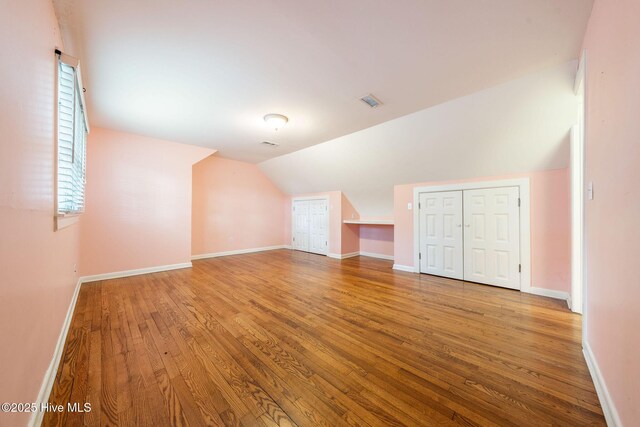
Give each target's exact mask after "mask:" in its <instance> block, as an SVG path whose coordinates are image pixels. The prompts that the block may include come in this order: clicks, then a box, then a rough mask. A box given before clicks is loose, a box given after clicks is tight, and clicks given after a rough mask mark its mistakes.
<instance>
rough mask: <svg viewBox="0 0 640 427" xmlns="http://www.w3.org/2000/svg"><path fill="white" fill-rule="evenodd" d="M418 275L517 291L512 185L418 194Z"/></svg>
mask: <svg viewBox="0 0 640 427" xmlns="http://www.w3.org/2000/svg"><path fill="white" fill-rule="evenodd" d="M418 210H419V219H420V220H419V225H420V228H419V239H420V243H419V246H420V252H419V254H418V258H419V260H420V272H421V273H427V274H434V275H438V276H445V277H451V278H454V279H460V280H467V281H472V282H477V283H483V284H487V285H494V286H500V287H504V288H510V289H520V270H521V266H520V212H519V210H520V189H519V187H517V186H512V187H495V188H479V189H469V190H456V191H447V192H424V193H420V202H419V203H418Z"/></svg>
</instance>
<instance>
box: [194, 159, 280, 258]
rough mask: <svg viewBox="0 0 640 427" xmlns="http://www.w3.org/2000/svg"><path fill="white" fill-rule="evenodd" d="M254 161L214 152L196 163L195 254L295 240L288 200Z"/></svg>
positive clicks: (272, 244)
mask: <svg viewBox="0 0 640 427" xmlns="http://www.w3.org/2000/svg"><path fill="white" fill-rule="evenodd" d="M288 199H289V198H288V197H287V196H285V194H284V193H282V191H280V189H278V187H276V186H275V185H274V184H273V183H272V182H271V181H270V180H269V178H267V177H266V175H265V174H264V173H262V171H260V169H258V167H257V166H256V165H254V164H251V163H244V162H238V161H235V160H228V159H223V158H220V157H217V156H210V157H207V158H206V159H204V160H202V161H200V162H198V163H196V164H195V165H194V166H193V204H192V206H193V211H192V224H193V227H192V238H191V248H192V253H193V255H201V254H208V253H215V252H226V251H235V250H241V249H253V248H262V247H267V246H277V245H289V244H290V242H289V240H287V237H288V236H289V235H290V231H289V232H287V231H285V228H287V227H285V224H287V226H288V224H289V223H288V222H285V221H286V214H285V207H286V206H287V200H288Z"/></svg>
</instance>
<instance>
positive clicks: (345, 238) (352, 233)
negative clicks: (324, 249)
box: [340, 193, 360, 254]
mask: <svg viewBox="0 0 640 427" xmlns="http://www.w3.org/2000/svg"><path fill="white" fill-rule="evenodd" d="M340 200H341V205H342V206H341V207H342V209H341V210H342V215H341V217H340V223H341V230H340V238H341V242H342V246H341V248H340V254H352V253H354V252H360V226H358V225H355V224H345V223H344V220H345V219H359V218H360V215H359V214H358V211H356V209H355V208H354V207H353V205H352V204H351V202H350V201H349V199H347V198H346V197H345V195H344V194H342V193H340Z"/></svg>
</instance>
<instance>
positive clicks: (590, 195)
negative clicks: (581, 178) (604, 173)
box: [587, 181, 593, 200]
mask: <svg viewBox="0 0 640 427" xmlns="http://www.w3.org/2000/svg"><path fill="white" fill-rule="evenodd" d="M587 199H589V200H593V182H591V181H589V184H587Z"/></svg>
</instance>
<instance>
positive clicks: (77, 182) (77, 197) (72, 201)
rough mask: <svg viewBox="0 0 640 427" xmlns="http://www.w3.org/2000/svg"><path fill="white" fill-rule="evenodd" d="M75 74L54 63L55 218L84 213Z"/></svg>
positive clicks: (81, 117) (82, 125)
mask: <svg viewBox="0 0 640 427" xmlns="http://www.w3.org/2000/svg"><path fill="white" fill-rule="evenodd" d="M77 73H78V70H77V67H74V66H72V65H70V64H68V63H66V62H65V61H63V60H62V59H59V60H58V174H57V181H58V184H57V185H58V188H57V194H58V215H64V214H77V213H81V212H83V211H84V189H85V183H86V180H85V174H86V160H87V157H86V143H87V131H88V130H87V126H86V120H85V112H84V105H83V102H82V100H83V98H82V96H81V91H82V86H81V85H80V83H79V76H78V74H77Z"/></svg>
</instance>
